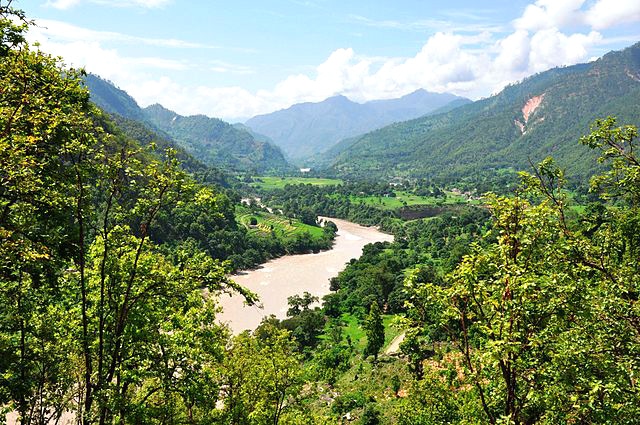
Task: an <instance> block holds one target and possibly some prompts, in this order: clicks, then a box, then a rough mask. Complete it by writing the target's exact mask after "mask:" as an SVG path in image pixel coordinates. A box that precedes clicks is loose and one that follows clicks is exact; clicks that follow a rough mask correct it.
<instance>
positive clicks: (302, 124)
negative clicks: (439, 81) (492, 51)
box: [245, 89, 470, 159]
mask: <svg viewBox="0 0 640 425" xmlns="http://www.w3.org/2000/svg"><path fill="white" fill-rule="evenodd" d="M461 100H462V101H469V100H468V99H464V98H461V97H458V96H455V95H452V94H448V93H430V92H427V91H426V90H423V89H420V90H416V91H414V92H412V93H409V94H407V95H405V96H402V97H400V98H397V99H386V100H374V101H369V102H365V103H357V102H353V101H352V100H350V99H349V98H347V97H345V96H343V95H336V96H332V97H329V98H327V99H325V100H323V101H322V102H304V103H297V104H295V105H292V106H290V107H289V108H286V109H281V110H279V111H275V112H271V113H269V114H263V115H257V116H255V117H253V118H251V119H249V120H247V121H246V122H245V125H246V126H247V127H249V128H251V129H252V130H254V131H255V132H257V133H260V134H264V135H265V136H267V137H269V138H270V139H271V140H273V141H274V143H276V144H277V145H278V146H280V147H281V148H282V149H283V150H284V151H285V152H286V153H287V155H289V156H290V157H291V158H293V159H304V158H308V157H311V156H313V155H315V154H317V153H320V152H323V151H326V150H328V149H330V148H331V147H332V146H333V145H335V144H337V143H338V142H339V141H340V140H343V139H346V138H349V137H353V136H357V135H359V134H364V133H366V132H368V131H371V130H373V129H376V128H380V127H383V126H385V125H388V124H390V123H392V122H396V121H406V120H407V119H411V118H416V117H419V116H422V115H425V114H428V113H430V112H431V111H433V110H436V109H438V108H441V107H444V106H446V105H447V104H448V103H450V102H453V101H461ZM469 102H470V101H469Z"/></svg>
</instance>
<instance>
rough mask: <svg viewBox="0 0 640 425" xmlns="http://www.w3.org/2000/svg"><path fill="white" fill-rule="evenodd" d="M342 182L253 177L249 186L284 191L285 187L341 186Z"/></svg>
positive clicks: (305, 178)
mask: <svg viewBox="0 0 640 425" xmlns="http://www.w3.org/2000/svg"><path fill="white" fill-rule="evenodd" d="M341 183H342V180H339V179H327V178H318V177H273V176H260V177H253V178H252V179H251V180H250V183H249V185H250V186H251V187H254V188H257V189H260V190H273V189H284V188H285V186H287V185H296V184H305V185H306V184H310V185H312V186H335V185H338V184H341Z"/></svg>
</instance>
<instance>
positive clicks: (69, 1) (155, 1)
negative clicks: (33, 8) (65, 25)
mask: <svg viewBox="0 0 640 425" xmlns="http://www.w3.org/2000/svg"><path fill="white" fill-rule="evenodd" d="M83 1H85V0H48V1H47V2H46V3H45V6H48V7H53V8H55V9H60V10H66V9H70V8H72V7H74V6H77V5H79V4H80V3H82V2H83ZM171 1H172V0H88V3H94V4H100V5H105V6H114V7H142V8H145V9H154V8H159V7H163V6H165V5H167V4H169V3H171Z"/></svg>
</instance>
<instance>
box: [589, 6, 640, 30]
mask: <svg viewBox="0 0 640 425" xmlns="http://www.w3.org/2000/svg"><path fill="white" fill-rule="evenodd" d="M585 21H586V22H587V23H588V24H589V25H591V27H592V28H594V29H605V28H609V27H612V26H613V25H619V24H623V23H629V22H637V21H640V1H638V0H599V1H598V2H596V3H595V4H594V5H593V6H592V7H591V8H590V9H589V10H587V12H586V14H585Z"/></svg>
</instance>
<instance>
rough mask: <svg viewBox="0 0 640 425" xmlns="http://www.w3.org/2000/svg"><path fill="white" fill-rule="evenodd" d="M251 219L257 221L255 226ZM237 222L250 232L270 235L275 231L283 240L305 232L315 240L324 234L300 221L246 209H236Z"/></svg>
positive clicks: (318, 228) (319, 229)
mask: <svg viewBox="0 0 640 425" xmlns="http://www.w3.org/2000/svg"><path fill="white" fill-rule="evenodd" d="M251 218H255V219H256V224H255V225H252V224H251ZM236 221H238V223H240V224H242V225H243V226H244V227H246V228H247V229H248V230H249V232H253V233H258V234H264V235H269V234H271V232H272V231H273V232H275V234H276V235H277V236H280V237H283V238H289V237H293V236H295V235H296V234H299V233H303V232H307V233H309V234H310V235H311V237H313V238H320V237H322V234H323V231H322V229H321V228H320V227H316V226H309V225H308V224H304V223H302V222H301V221H299V220H296V219H290V218H288V217H284V216H281V215H277V214H271V213H268V212H264V211H251V210H249V209H248V208H244V207H237V208H236Z"/></svg>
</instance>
